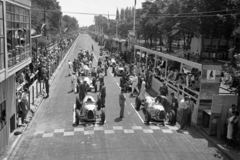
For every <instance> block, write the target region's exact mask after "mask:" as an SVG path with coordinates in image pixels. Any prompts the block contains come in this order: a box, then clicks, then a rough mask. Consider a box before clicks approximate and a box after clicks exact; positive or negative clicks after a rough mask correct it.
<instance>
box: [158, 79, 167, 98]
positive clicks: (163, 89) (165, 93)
mask: <svg viewBox="0 0 240 160" xmlns="http://www.w3.org/2000/svg"><path fill="white" fill-rule="evenodd" d="M159 92H160V94H161V95H163V96H167V95H168V87H167V84H166V82H164V83H163V86H162V87H160V88H159Z"/></svg>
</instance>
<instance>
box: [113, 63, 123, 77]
mask: <svg viewBox="0 0 240 160" xmlns="http://www.w3.org/2000/svg"><path fill="white" fill-rule="evenodd" d="M123 71H124V67H123V66H122V65H121V64H120V65H117V66H116V69H115V72H116V75H117V76H122V75H123Z"/></svg>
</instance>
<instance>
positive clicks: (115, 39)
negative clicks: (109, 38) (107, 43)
mask: <svg viewBox="0 0 240 160" xmlns="http://www.w3.org/2000/svg"><path fill="white" fill-rule="evenodd" d="M113 40H114V41H117V42H126V40H125V39H118V38H113Z"/></svg>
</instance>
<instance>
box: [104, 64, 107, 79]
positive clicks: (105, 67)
mask: <svg viewBox="0 0 240 160" xmlns="http://www.w3.org/2000/svg"><path fill="white" fill-rule="evenodd" d="M104 70H105V76H107V70H108V65H107V63H106V62H105V63H104Z"/></svg>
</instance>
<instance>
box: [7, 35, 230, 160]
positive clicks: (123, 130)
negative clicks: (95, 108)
mask: <svg viewBox="0 0 240 160" xmlns="http://www.w3.org/2000/svg"><path fill="white" fill-rule="evenodd" d="M91 44H94V46H95V50H97V51H95V57H96V58H97V57H98V56H99V52H98V51H99V47H98V46H97V44H96V43H95V42H93V40H92V39H91V38H90V37H89V36H88V35H80V36H79V37H78V39H77V43H76V44H75V45H74V46H73V49H72V51H71V52H70V54H69V56H68V58H67V60H68V59H70V60H73V59H74V58H76V57H77V53H78V51H79V48H80V47H82V48H83V49H89V50H90V46H91ZM94 64H95V65H96V61H95V62H94ZM109 71H110V69H109ZM118 82H119V77H113V76H112V75H111V74H110V72H108V76H106V77H105V84H106V87H107V98H106V123H105V124H104V125H98V124H94V125H89V124H82V125H79V126H77V127H73V126H72V115H73V114H72V108H73V104H74V102H75V97H76V94H74V93H72V92H70V90H71V85H70V77H69V76H68V65H67V62H65V64H64V65H63V67H62V68H61V69H60V70H59V74H58V75H57V77H56V78H55V81H54V83H53V84H52V86H51V90H50V92H51V93H50V97H49V98H48V99H46V100H45V101H44V102H43V104H42V106H41V107H40V108H39V110H38V112H37V114H36V115H35V119H34V120H33V123H32V125H30V126H29V128H28V130H27V131H26V132H25V133H24V136H23V139H22V140H21V141H20V142H19V144H18V145H17V148H16V149H15V150H14V152H13V154H12V155H11V157H10V158H9V159H14V160H22V159H24V160H33V159H34V160H55V159H56V160H68V159H69V160H74V159H78V160H79V159H83V160H88V159H94V160H95V159H96V160H132V159H135V160H157V159H160V160H214V159H226V158H223V157H222V156H221V153H219V151H218V150H217V149H216V148H214V147H212V145H211V144H210V143H208V141H207V140H205V139H204V138H203V137H202V136H201V135H200V134H199V133H198V132H197V131H196V130H194V129H193V128H191V129H189V130H188V131H187V132H185V133H178V132H176V130H177V129H178V126H175V127H170V126H165V127H159V126H158V125H154V124H151V125H149V126H147V125H145V124H144V123H143V114H142V113H141V112H140V113H138V112H136V111H135V110H134V109H133V105H134V104H133V103H134V99H133V98H129V97H128V95H127V97H128V98H127V106H126V109H125V118H123V119H122V120H121V119H119V118H118V117H119V110H120V108H119V106H118V94H119V86H118V84H117V83H118ZM89 94H91V95H93V96H94V97H95V98H96V93H89ZM216 155H218V157H217V156H216Z"/></svg>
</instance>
